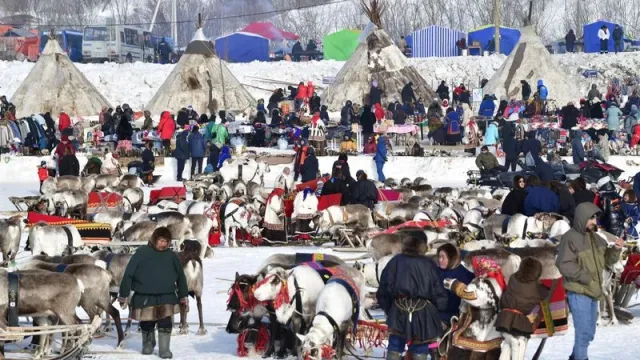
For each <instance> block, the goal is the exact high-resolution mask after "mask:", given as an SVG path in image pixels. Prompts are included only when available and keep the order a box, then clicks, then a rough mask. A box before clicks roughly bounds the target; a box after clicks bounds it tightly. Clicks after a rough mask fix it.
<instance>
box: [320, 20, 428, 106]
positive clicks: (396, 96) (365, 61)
mask: <svg viewBox="0 0 640 360" xmlns="http://www.w3.org/2000/svg"><path fill="white" fill-rule="evenodd" d="M364 39H365V40H364V42H361V43H360V44H359V45H358V48H357V49H356V51H355V53H354V54H353V55H352V56H351V59H349V61H347V63H346V64H344V66H343V67H342V69H341V70H340V72H339V73H338V75H336V77H335V79H334V81H333V83H332V84H331V85H330V86H329V87H327V89H326V90H325V91H324V92H323V93H322V100H323V104H326V105H327V106H328V108H329V109H330V110H332V111H338V110H340V109H341V108H342V107H343V106H344V104H345V102H346V101H347V100H351V101H352V102H354V103H360V104H368V102H369V101H368V96H369V90H370V89H371V84H372V82H373V81H374V80H375V81H377V82H378V87H379V88H380V89H381V90H383V91H384V93H383V94H382V102H383V104H387V103H388V102H392V101H400V100H401V97H400V92H401V91H402V88H403V87H404V86H405V85H406V84H408V83H409V82H412V83H413V90H414V92H415V94H416V96H421V97H423V98H426V99H433V98H434V97H435V93H434V91H433V90H432V89H431V88H430V87H429V85H427V81H426V80H425V79H424V78H423V77H422V76H421V75H420V73H418V71H417V70H416V69H415V68H414V67H413V66H411V65H410V64H409V63H408V61H407V58H406V57H405V56H404V54H402V52H401V51H400V49H399V48H398V47H397V46H396V45H395V44H394V43H393V41H392V40H391V38H390V37H389V35H387V33H386V32H385V31H384V30H380V29H378V30H372V31H371V32H370V33H369V34H368V35H366V37H365V38H364Z"/></svg>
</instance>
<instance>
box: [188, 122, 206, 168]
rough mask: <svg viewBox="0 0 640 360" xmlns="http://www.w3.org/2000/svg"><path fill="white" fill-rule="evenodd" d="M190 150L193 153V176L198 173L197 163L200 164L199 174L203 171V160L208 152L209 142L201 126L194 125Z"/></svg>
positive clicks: (190, 139)
mask: <svg viewBox="0 0 640 360" xmlns="http://www.w3.org/2000/svg"><path fill="white" fill-rule="evenodd" d="M189 152H190V153H191V177H192V178H193V175H195V174H196V164H198V172H197V173H198V174H201V173H202V160H203V159H204V155H205V153H206V152H207V142H206V141H205V139H204V136H202V134H200V128H199V127H197V126H194V127H193V128H192V129H191V135H190V136H189Z"/></svg>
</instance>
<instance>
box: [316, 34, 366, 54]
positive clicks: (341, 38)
mask: <svg viewBox="0 0 640 360" xmlns="http://www.w3.org/2000/svg"><path fill="white" fill-rule="evenodd" d="M361 32H362V31H360V30H350V29H344V30H340V31H338V32H334V33H333V34H329V35H327V36H325V37H324V39H322V47H323V49H324V58H325V59H326V60H340V61H346V60H349V58H350V57H351V54H353V52H354V51H356V48H357V47H358V38H359V37H360V33H361Z"/></svg>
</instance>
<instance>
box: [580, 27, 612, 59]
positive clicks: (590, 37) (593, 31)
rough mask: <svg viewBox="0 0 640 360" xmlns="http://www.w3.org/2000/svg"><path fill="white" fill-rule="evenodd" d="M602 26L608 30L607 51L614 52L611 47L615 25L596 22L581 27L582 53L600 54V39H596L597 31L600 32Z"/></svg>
mask: <svg viewBox="0 0 640 360" xmlns="http://www.w3.org/2000/svg"><path fill="white" fill-rule="evenodd" d="M602 25H605V26H606V27H607V29H609V51H611V52H613V51H615V48H614V45H613V28H614V27H615V26H616V24H614V23H612V22H608V21H606V20H598V21H596V22H593V23H591V24H586V25H584V26H583V27H582V33H583V34H584V52H586V53H598V52H600V38H598V30H600V28H601V27H602Z"/></svg>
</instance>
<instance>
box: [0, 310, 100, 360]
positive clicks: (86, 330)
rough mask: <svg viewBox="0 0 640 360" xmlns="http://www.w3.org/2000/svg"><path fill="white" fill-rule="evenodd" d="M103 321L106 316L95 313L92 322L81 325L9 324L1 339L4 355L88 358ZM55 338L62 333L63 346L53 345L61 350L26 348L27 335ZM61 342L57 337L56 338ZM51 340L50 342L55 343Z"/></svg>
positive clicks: (68, 359)
mask: <svg viewBox="0 0 640 360" xmlns="http://www.w3.org/2000/svg"><path fill="white" fill-rule="evenodd" d="M101 325H102V319H100V317H95V318H94V319H93V321H92V322H91V323H89V324H79V325H50V326H8V327H7V328H6V329H5V330H6V331H0V343H2V344H3V345H2V348H3V349H2V353H1V354H0V358H3V359H33V358H38V359H41V360H72V359H73V360H75V359H82V358H84V357H85V356H86V355H87V353H88V352H89V346H90V345H91V341H92V340H93V336H94V334H95V333H96V331H98V329H99V328H100V326H101ZM35 336H39V337H43V338H48V337H50V336H52V337H53V338H54V339H55V338H56V337H59V339H60V340H62V344H61V346H60V348H59V349H57V350H56V349H53V350H55V351H57V353H53V352H51V353H43V350H42V349H36V350H33V351H29V350H24V349H25V348H26V347H27V345H28V343H27V342H25V340H26V339H29V338H31V337H35ZM56 342H57V341H56ZM52 345H53V344H49V345H48V346H52Z"/></svg>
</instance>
